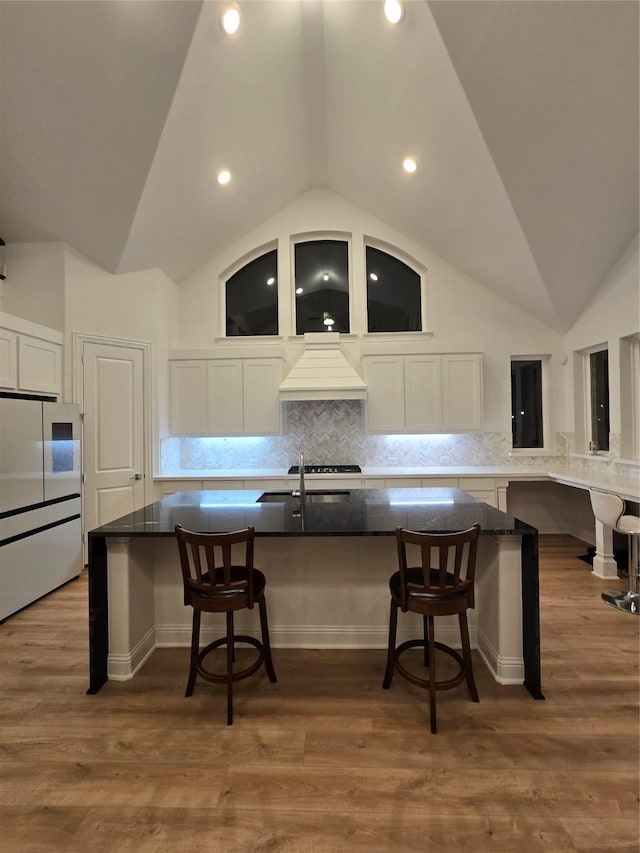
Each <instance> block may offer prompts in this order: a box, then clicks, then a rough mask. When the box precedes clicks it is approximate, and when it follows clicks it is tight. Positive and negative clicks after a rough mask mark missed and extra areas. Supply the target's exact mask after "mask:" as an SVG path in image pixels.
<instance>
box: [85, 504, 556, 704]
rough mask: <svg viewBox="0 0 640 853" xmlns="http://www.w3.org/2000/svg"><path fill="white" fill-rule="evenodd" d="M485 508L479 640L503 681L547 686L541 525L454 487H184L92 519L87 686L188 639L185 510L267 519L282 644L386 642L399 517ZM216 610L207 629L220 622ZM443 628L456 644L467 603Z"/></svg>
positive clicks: (537, 689)
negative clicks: (178, 539)
mask: <svg viewBox="0 0 640 853" xmlns="http://www.w3.org/2000/svg"><path fill="white" fill-rule="evenodd" d="M475 522H478V523H479V524H480V525H481V528H482V535H481V539H480V546H479V551H478V570H477V576H476V609H475V610H474V611H471V612H470V635H471V645H472V647H474V648H477V649H478V651H479V652H480V654H481V656H482V658H483V660H484V662H485V664H486V665H487V667H488V668H489V670H490V671H491V673H492V674H493V677H494V678H495V679H496V681H498V682H499V683H501V684H524V685H525V687H526V688H527V689H528V690H529V692H530V693H531V695H532V696H534V697H535V698H543V696H542V692H541V683H540V634H539V595H538V547H537V530H536V529H535V528H533V527H531V526H530V525H528V524H526V523H525V522H522V521H520V520H519V519H517V518H514V517H513V516H509V515H507V514H506V513H504V512H502V511H500V510H498V509H495V508H494V507H492V506H490V505H488V504H486V503H484V502H482V501H480V500H478V499H476V498H473V497H472V496H471V495H468V494H466V493H465V492H462V491H459V490H458V489H449V488H419V489H356V490H327V491H325V492H324V493H322V494H318V493H316V492H312V491H307V495H306V500H304V501H301V500H300V498H295V497H293V496H292V495H291V494H290V493H289V492H282V493H269V494H267V495H266V496H265V495H263V493H262V491H258V490H233V491H188V492H177V493H176V494H173V495H170V496H169V497H165V498H163V499H162V500H160V501H157V502H156V503H153V504H150V505H148V506H146V507H143V508H142V509H140V510H137V511H135V512H133V513H130V514H129V515H126V516H123V517H122V518H119V519H116V520H115V521H113V522H110V523H109V524H106V525H104V526H102V527H100V528H97V529H96V530H93V531H91V532H90V533H89V642H90V678H89V691H88V692H89V693H96V692H97V691H98V690H99V689H100V687H101V686H102V685H103V684H104V683H105V682H106V681H107V679H108V678H112V679H118V680H124V679H128V678H131V677H133V675H134V674H135V672H136V671H137V670H138V669H139V668H140V667H141V666H142V664H143V663H144V661H145V660H146V659H147V658H148V657H149V655H151V654H152V653H153V651H154V649H155V648H157V647H161V646H182V645H184V646H188V645H189V642H190V632H191V609H190V608H185V607H184V604H183V594H182V577H181V572H180V566H179V560H178V551H177V546H176V543H175V534H174V528H175V525H176V524H181V525H183V526H184V527H186V528H188V529H190V530H194V531H198V532H203V533H209V532H210V533H220V532H226V531H229V530H237V529H240V528H243V527H246V526H248V525H253V526H254V527H255V530H256V545H255V563H256V565H257V566H258V567H259V568H260V569H261V570H262V571H263V572H264V573H265V575H266V577H267V608H268V611H269V621H270V633H271V639H272V646H273V648H278V647H288V648H380V649H386V646H387V630H388V617H389V590H388V579H389V577H390V576H391V574H392V573H393V572H394V571H395V570H396V563H397V557H396V549H395V538H394V530H395V528H396V526H398V525H400V526H403V527H407V528H410V529H413V530H423V531H430V532H434V533H448V532H451V531H455V530H461V529H465V528H467V527H470V526H471V525H472V524H473V523H475ZM207 615H211V616H212V618H211V619H210V620H209V621H207V622H206V624H205V621H204V620H203V630H202V642H203V643H205V642H209V641H210V639H212V638H214V637H217V636H220V634H221V627H222V626H221V625H218V624H217V623H216V621H215V618H214V617H213V615H212V614H207ZM414 616H415V614H406V615H405V616H404V617H403V619H402V624H401V625H400V627H401V628H402V629H403V633H404V634H405V635H406V637H407V638H408V637H409V636H414V637H415V636H419V635H420V632H421V621H420V620H419V618H416V619H413V621H412V617H414ZM256 618H257V617H256V614H255V613H253V612H250V611H246V612H243V613H242V614H239V615H238V630H239V631H240V630H243V631H244V630H245V629H246V632H249V631H251V630H254V629H255V626H254V621H255V619H256ZM451 620H453V621H451ZM436 633H437V635H438V636H439V637H440V638H441V639H442V641H444V642H448V643H450V644H452V645H455V644H456V636H457V622H455V617H448V618H447V619H442V620H439V624H438V628H437V631H436ZM399 639H403V637H401V632H400V631H399ZM383 669H384V655H382V656H381V674H382V672H383Z"/></svg>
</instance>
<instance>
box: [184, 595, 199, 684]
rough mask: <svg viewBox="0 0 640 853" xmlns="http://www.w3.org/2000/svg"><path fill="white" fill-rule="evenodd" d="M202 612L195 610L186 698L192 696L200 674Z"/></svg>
mask: <svg viewBox="0 0 640 853" xmlns="http://www.w3.org/2000/svg"><path fill="white" fill-rule="evenodd" d="M200 615H201V614H200V611H199V610H196V609H195V608H194V610H193V623H192V627H191V659H190V661H189V679H188V681H187V689H186V690H185V692H184V695H185V696H191V694H192V693H193V688H194V687H195V683H196V675H197V674H198V652H199V651H200Z"/></svg>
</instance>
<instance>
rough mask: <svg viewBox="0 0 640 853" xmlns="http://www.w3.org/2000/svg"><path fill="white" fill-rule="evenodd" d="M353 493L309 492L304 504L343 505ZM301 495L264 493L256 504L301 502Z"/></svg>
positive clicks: (334, 491)
mask: <svg viewBox="0 0 640 853" xmlns="http://www.w3.org/2000/svg"><path fill="white" fill-rule="evenodd" d="M350 494H351V492H349V491H345V490H343V489H333V490H327V491H316V490H313V491H312V490H307V491H306V492H305V498H304V502H305V503H306V504H334V503H342V502H344V501H348V500H349V495H350ZM299 500H300V496H299V495H293V494H291V492H263V493H262V494H261V495H260V497H259V498H258V500H257V501H256V503H285V502H287V501H299Z"/></svg>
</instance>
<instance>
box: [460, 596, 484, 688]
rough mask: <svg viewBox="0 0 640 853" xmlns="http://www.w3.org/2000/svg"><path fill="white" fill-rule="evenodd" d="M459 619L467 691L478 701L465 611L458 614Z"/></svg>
mask: <svg viewBox="0 0 640 853" xmlns="http://www.w3.org/2000/svg"><path fill="white" fill-rule="evenodd" d="M458 616H459V619H460V639H461V640H462V660H463V661H464V677H465V679H466V681H467V687H468V688H469V693H470V694H471V698H472V699H473V701H474V702H479V701H480V697H479V696H478V689H477V687H476V682H475V679H474V677H473V661H472V659H471V643H470V642H469V623H468V621H467V613H466V611H465V612H464V613H459V614H458Z"/></svg>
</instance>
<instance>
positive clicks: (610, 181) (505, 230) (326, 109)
mask: <svg viewBox="0 0 640 853" xmlns="http://www.w3.org/2000/svg"><path fill="white" fill-rule="evenodd" d="M221 5H222V4H221V3H218V2H204V3H201V2H190V0H180V2H171V0H166V1H165V2H163V1H162V0H161V2H155V0H146V2H128V0H123V2H108V0H107V2H89V0H85V2H58V0H47V1H46V2H21V0H16V2H14V0H8V1H7V0H3V2H0V234H1V235H2V236H3V237H4V239H5V240H6V241H7V242H8V243H11V242H33V241H46V240H56V241H63V242H66V243H68V244H69V245H71V246H73V247H74V248H75V249H77V250H78V251H80V252H82V253H83V254H85V255H86V256H88V257H89V258H91V259H92V260H94V261H95V262H97V263H98V264H100V265H101V266H103V267H104V268H105V269H107V270H109V271H111V272H126V271H131V270H135V269H141V268H148V267H159V268H161V269H162V270H164V271H165V273H166V274H167V275H169V276H170V277H171V278H172V279H173V280H175V281H181V280H183V279H184V278H186V277H187V276H189V275H190V274H191V273H192V272H193V271H195V270H196V269H198V268H199V267H200V266H202V264H204V263H205V262H206V261H207V260H208V259H209V258H211V257H212V256H213V255H215V254H216V253H217V252H219V251H220V250H222V249H224V248H225V247H227V246H229V245H230V244H231V243H233V242H235V241H236V240H237V239H239V238H240V237H241V236H242V235H243V234H245V233H246V232H248V231H249V230H251V229H253V228H255V227H256V226H258V225H259V224H260V223H262V222H263V221H264V220H265V219H267V218H268V217H270V216H271V215H273V214H274V213H276V212H277V211H278V210H280V209H281V208H282V207H284V206H285V205H287V204H288V203H290V202H291V201H293V200H294V199H295V198H297V197H298V196H299V195H301V194H302V193H304V192H305V191H307V190H309V189H314V188H327V189H330V190H332V191H333V192H335V193H338V194H339V195H341V196H343V197H344V198H345V199H347V200H348V201H350V202H351V203H353V204H355V205H357V206H359V207H360V208H361V209H363V210H366V211H368V212H369V213H371V214H373V215H374V216H376V217H377V218H378V219H379V220H382V221H385V222H387V223H388V224H389V225H391V226H392V227H393V228H395V229H397V230H399V231H402V232H403V233H405V234H407V236H409V237H411V238H412V239H413V240H415V241H417V242H419V243H421V244H423V245H424V246H426V247H428V248H430V249H431V250H433V251H435V252H437V253H438V254H439V255H441V256H442V257H443V258H445V259H447V260H448V261H450V262H451V263H453V264H456V265H457V266H458V267H460V268H461V269H463V270H464V271H466V272H467V273H469V274H470V275H472V276H474V277H475V278H477V279H478V280H479V281H481V282H482V283H483V284H485V285H486V286H487V287H489V288H491V289H493V290H495V291H496V292H498V293H501V294H502V295H503V296H505V297H506V298H507V299H509V300H511V301H512V302H514V303H515V304H517V305H519V306H520V307H522V308H523V309H525V310H526V311H528V312H529V313H530V314H532V315H533V316H536V317H538V318H540V319H542V320H543V321H544V322H546V323H548V324H550V325H552V326H553V327H554V328H556V329H558V330H560V331H562V330H566V329H568V328H569V327H570V326H571V325H572V323H573V322H574V321H575V319H576V318H577V317H578V316H579V315H580V313H581V311H582V310H583V309H584V307H585V306H586V304H587V302H588V301H589V299H590V298H591V296H592V295H593V293H594V292H595V290H596V289H597V287H598V285H599V284H600V283H601V282H602V280H603V278H604V277H605V275H606V274H607V272H608V271H609V270H610V269H611V268H612V266H613V265H614V263H615V262H616V260H617V259H618V258H619V256H620V255H621V254H622V252H623V251H624V249H625V248H626V247H627V246H628V245H629V244H630V243H631V241H632V240H633V238H634V237H635V235H636V234H637V232H638V185H639V176H638V144H639V143H638V103H639V91H638V79H639V61H638V41H639V38H638V31H639V16H638V10H639V4H638V2H636V0H620V1H618V0H603V2H598V0H593V1H592V2H581V0H546V2H540V1H539V0H531V2H529V0H506V2H492V1H491V0H487V1H486V2H476V0H471V2H465V0H458V2H451V0H432V2H426V0H412V2H410V3H409V4H408V9H407V15H406V18H405V21H404V22H403V23H402V24H401V25H399V26H398V27H396V28H393V27H391V26H390V25H388V24H387V23H386V21H385V20H384V18H383V16H382V2H381V0H328V2H324V0H261V2H242V0H240V3H239V5H240V8H241V11H242V15H243V19H242V27H241V29H240V31H239V32H238V33H237V34H236V35H235V36H234V37H232V38H229V37H226V36H224V35H223V34H222V32H221V30H220V29H219V27H218V17H219V13H220V9H221ZM407 153H412V154H414V155H415V156H416V157H417V158H418V161H419V164H420V168H419V171H418V173H417V174H416V175H414V176H412V177H408V176H405V175H403V174H402V172H401V169H400V163H401V160H402V158H403V157H404V156H405V154H407ZM222 166H227V167H228V168H230V169H231V171H232V173H233V180H232V182H231V184H230V185H228V186H227V187H220V186H219V185H218V184H217V183H216V181H215V174H216V172H217V170H218V169H219V168H220V167H222ZM328 225H329V224H328Z"/></svg>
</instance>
